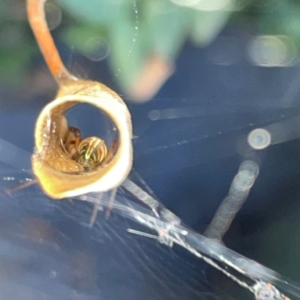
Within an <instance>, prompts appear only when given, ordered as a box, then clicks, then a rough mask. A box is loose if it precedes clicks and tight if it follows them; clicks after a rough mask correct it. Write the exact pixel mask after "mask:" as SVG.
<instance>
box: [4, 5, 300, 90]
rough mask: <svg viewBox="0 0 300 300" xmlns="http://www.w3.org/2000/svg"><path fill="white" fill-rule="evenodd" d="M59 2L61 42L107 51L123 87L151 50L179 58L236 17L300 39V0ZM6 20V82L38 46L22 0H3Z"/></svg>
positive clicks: (90, 53) (94, 56)
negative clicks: (191, 45) (187, 47)
mask: <svg viewBox="0 0 300 300" xmlns="http://www.w3.org/2000/svg"><path fill="white" fill-rule="evenodd" d="M48 2H49V1H48ZM50 2H52V1H50ZM52 3H54V2H52ZM57 5H58V7H61V8H62V10H63V23H62V24H61V25H60V26H58V27H57V28H56V29H55V30H54V33H55V39H56V42H58V40H57V38H58V39H59V38H60V39H61V41H62V42H63V43H65V44H66V45H67V46H68V47H70V49H73V50H75V51H77V52H80V53H82V54H83V55H85V56H86V57H88V58H90V59H91V60H101V59H103V58H106V57H107V56H108V59H109V62H110V66H111V70H112V73H113V74H115V75H116V77H117V78H118V80H119V84H120V86H121V87H122V88H123V89H124V91H126V89H128V87H129V86H131V85H132V83H133V82H134V80H135V79H136V78H138V76H139V75H140V73H141V70H142V69H143V68H144V67H145V64H146V61H147V59H148V58H149V57H150V56H151V55H159V56H161V57H163V58H164V59H165V60H166V61H169V62H174V61H175V59H176V57H177V56H178V54H179V53H180V50H181V48H182V46H183V44H184V43H185V41H186V40H187V39H189V38H190V39H191V40H192V41H193V42H194V43H195V44H196V45H198V46H201V47H204V46H206V45H208V44H209V43H211V42H212V41H213V40H214V39H215V37H216V36H217V35H218V34H219V32H220V31H221V30H222V29H223V27H224V26H225V24H226V23H227V21H228V19H229V17H230V16H233V18H232V21H233V22H235V24H236V23H237V22H238V23H239V24H241V23H242V24H247V25H249V24H250V26H251V28H253V33H254V34H256V33H257V34H258V33H260V34H282V35H286V36H289V37H292V38H294V39H296V40H297V41H298V37H299V36H300V18H299V13H300V1H298V0H264V1H261V0H252V1H251V0H248V1H247V0H193V1H192V0H151V1H148V0H147V1H145V0H87V1H82V0H57ZM0 25H1V32H0V41H1V43H0V63H1V68H0V78H1V82H5V83H14V84H18V83H19V82H20V80H21V79H22V78H23V77H24V76H25V75H26V74H27V73H28V72H29V69H30V68H29V65H30V62H31V61H32V57H33V53H34V52H36V51H37V46H36V43H35V42H34V41H33V35H32V33H31V31H30V28H29V26H28V24H27V20H26V11H25V3H24V0H10V1H8V0H0ZM297 44H299V43H298V42H297ZM299 46H300V44H299ZM36 53H37V52H36Z"/></svg>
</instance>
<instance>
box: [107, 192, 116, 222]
mask: <svg viewBox="0 0 300 300" xmlns="http://www.w3.org/2000/svg"><path fill="white" fill-rule="evenodd" d="M117 190H118V188H115V189H113V190H112V191H111V194H110V197H109V202H108V205H107V209H106V212H105V218H106V219H108V218H109V216H110V212H111V209H112V207H113V204H114V202H115V199H116V194H117Z"/></svg>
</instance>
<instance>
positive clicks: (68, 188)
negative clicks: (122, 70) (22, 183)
mask: <svg viewBox="0 0 300 300" xmlns="http://www.w3.org/2000/svg"><path fill="white" fill-rule="evenodd" d="M79 103H86V104H90V105H93V106H95V107H97V108H98V109H99V110H100V111H101V112H103V113H105V114H106V115H107V116H108V117H109V118H110V119H111V120H112V122H113V123H114V125H115V126H116V129H117V131H118V135H119V140H118V143H117V145H118V146H117V149H116V151H115V153H113V154H112V155H111V156H112V157H110V158H109V160H105V159H104V163H101V164H99V165H98V166H96V167H95V168H92V169H91V170H86V169H85V168H84V165H83V164H81V163H80V162H78V161H76V160H74V159H72V158H70V156H69V155H68V154H67V152H66V151H65V148H64V146H63V143H62V139H63V136H64V135H65V133H66V131H67V128H68V127H67V121H66V118H65V113H66V112H67V111H68V109H70V108H71V107H73V106H75V105H76V104H79ZM131 139H132V125H131V116H130V113H129V111H128V108H127V106H126V105H125V103H124V102H123V100H122V99H121V98H120V97H119V96H118V95H117V94H116V93H115V92H113V91H112V90H110V89H109V88H108V87H106V86H104V85H103V84H101V83H98V82H93V81H86V80H70V81H69V82H66V83H65V84H63V85H62V86H61V87H60V89H59V91H58V94H57V97H56V99H54V100H53V101H52V102H50V103H49V104H48V105H47V106H46V107H45V108H44V109H43V110H42V112H41V113H40V115H39V117H38V119H37V121H36V127H35V146H36V149H35V152H34V154H33V156H32V166H33V172H34V174H35V175H36V177H37V179H38V181H39V183H40V185H41V187H42V188H43V190H44V192H45V193H46V194H47V195H49V196H50V197H52V198H54V199H61V198H65V197H73V196H77V195H81V194H85V193H88V192H105V191H108V190H111V189H113V188H116V187H118V186H119V185H120V184H121V183H122V182H123V181H124V180H125V178H126V177H127V175H128V173H129V172H130V170H131V167H132V156H133V150H132V141H131Z"/></svg>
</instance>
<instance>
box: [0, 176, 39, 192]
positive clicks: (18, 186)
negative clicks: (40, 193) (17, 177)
mask: <svg viewBox="0 0 300 300" xmlns="http://www.w3.org/2000/svg"><path fill="white" fill-rule="evenodd" d="M35 183H38V181H37V179H33V180H31V181H27V182H24V183H21V184H19V185H17V186H15V187H13V188H12V189H5V190H4V193H5V194H8V195H10V194H11V192H14V191H17V190H21V189H24V188H26V187H28V186H31V185H32V184H35Z"/></svg>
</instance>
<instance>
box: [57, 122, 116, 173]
mask: <svg viewBox="0 0 300 300" xmlns="http://www.w3.org/2000/svg"><path fill="white" fill-rule="evenodd" d="M61 143H62V146H63V148H64V150H65V151H66V154H67V155H68V156H69V157H70V158H71V159H73V160H75V161H76V162H78V163H79V164H81V165H82V166H83V167H84V169H85V171H91V170H94V169H95V168H97V167H99V166H104V165H105V164H107V163H109V162H110V161H111V160H112V158H113V156H114V154H115V151H116V148H117V141H114V142H113V144H112V146H111V148H110V149H109V150H108V149H107V146H106V143H105V141H104V140H102V139H101V138H99V137H95V136H91V137H87V138H85V139H83V140H82V139H81V132H80V129H79V128H76V127H69V128H68V130H67V132H66V133H65V136H64V137H63V139H62V140H61Z"/></svg>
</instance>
